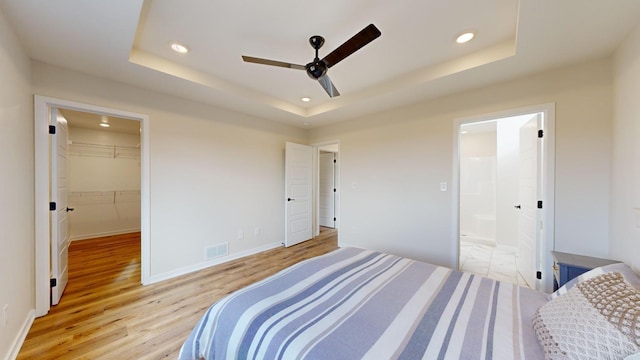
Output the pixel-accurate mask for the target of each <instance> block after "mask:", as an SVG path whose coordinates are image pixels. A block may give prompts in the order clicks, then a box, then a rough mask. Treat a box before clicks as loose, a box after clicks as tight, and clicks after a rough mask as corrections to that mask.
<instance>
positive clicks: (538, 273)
mask: <svg viewBox="0 0 640 360" xmlns="http://www.w3.org/2000/svg"><path fill="white" fill-rule="evenodd" d="M536 279H538V280H540V279H542V271H536Z"/></svg>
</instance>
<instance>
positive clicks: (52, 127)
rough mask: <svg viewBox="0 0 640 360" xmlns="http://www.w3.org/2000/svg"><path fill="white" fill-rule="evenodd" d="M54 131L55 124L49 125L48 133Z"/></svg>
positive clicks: (53, 132)
mask: <svg viewBox="0 0 640 360" xmlns="http://www.w3.org/2000/svg"><path fill="white" fill-rule="evenodd" d="M55 133H56V126H55V125H49V134H52V135H53V134H55Z"/></svg>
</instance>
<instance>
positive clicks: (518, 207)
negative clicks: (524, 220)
mask: <svg viewBox="0 0 640 360" xmlns="http://www.w3.org/2000/svg"><path fill="white" fill-rule="evenodd" d="M514 208H515V209H518V210H520V209H522V206H520V205H516V206H514Z"/></svg>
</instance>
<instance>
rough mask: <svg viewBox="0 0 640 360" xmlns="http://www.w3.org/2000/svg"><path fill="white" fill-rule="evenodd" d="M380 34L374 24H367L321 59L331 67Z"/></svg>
mask: <svg viewBox="0 0 640 360" xmlns="http://www.w3.org/2000/svg"><path fill="white" fill-rule="evenodd" d="M381 34H382V33H381V32H380V30H378V28H377V27H376V26H375V25H373V24H369V26H367V27H365V28H364V29H362V30H360V32H359V33H357V34H355V35H353V36H352V37H351V39H349V40H347V41H345V42H344V44H342V45H340V46H338V48H337V49H335V50H333V51H332V52H331V53H329V55H327V56H325V57H324V59H322V61H324V62H325V63H326V64H327V67H332V66H333V65H335V64H337V63H339V62H340V61H342V60H344V58H346V57H347V56H349V55H351V54H353V53H354V52H356V51H358V50H359V49H360V48H362V47H363V46H365V45H367V44H368V43H370V42H372V41H373V40H375V39H377V38H378V37H379V36H380V35H381Z"/></svg>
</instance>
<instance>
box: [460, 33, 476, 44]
mask: <svg viewBox="0 0 640 360" xmlns="http://www.w3.org/2000/svg"><path fill="white" fill-rule="evenodd" d="M474 36H476V34H475V33H473V32H471V31H468V32H465V33H464V34H460V35H459V36H458V37H457V38H456V42H457V43H458V44H464V43H466V42H469V41H471V39H473V37H474Z"/></svg>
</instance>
